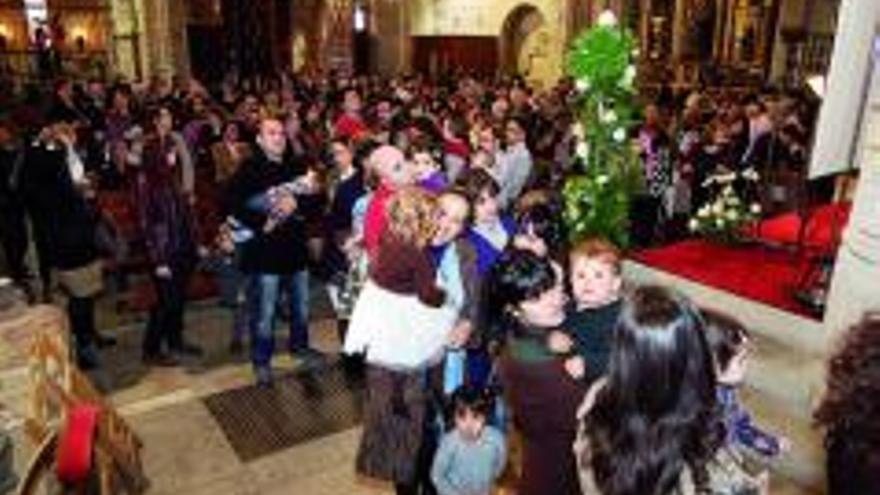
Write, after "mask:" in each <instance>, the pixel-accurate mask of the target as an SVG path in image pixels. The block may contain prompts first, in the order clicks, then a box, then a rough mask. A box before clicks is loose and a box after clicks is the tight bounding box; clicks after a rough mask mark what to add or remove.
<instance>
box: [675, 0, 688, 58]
mask: <svg viewBox="0 0 880 495" xmlns="http://www.w3.org/2000/svg"><path fill="white" fill-rule="evenodd" d="M687 3H688V2H687V0H675V7H674V9H675V10H674V12H673V13H672V63H673V64H676V65H678V64H679V63H680V62H681V59H682V53H683V52H684V43H685V42H686V41H687V37H686V35H687V33H686V30H687V26H686V25H685V14H686V13H687V8H688V6H687Z"/></svg>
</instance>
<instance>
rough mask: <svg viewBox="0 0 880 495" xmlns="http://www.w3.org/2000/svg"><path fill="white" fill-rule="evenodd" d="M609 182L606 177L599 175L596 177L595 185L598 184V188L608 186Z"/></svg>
mask: <svg viewBox="0 0 880 495" xmlns="http://www.w3.org/2000/svg"><path fill="white" fill-rule="evenodd" d="M609 180H610V179H608V176H607V175H605V174H601V175H599V176H598V177H596V184H599V185H600V186H604V185H605V184H608V181H609Z"/></svg>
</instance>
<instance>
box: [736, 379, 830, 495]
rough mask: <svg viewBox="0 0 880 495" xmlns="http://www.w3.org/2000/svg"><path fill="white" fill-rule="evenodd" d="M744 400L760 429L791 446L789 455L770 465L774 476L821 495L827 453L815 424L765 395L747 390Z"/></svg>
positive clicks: (745, 390)
mask: <svg viewBox="0 0 880 495" xmlns="http://www.w3.org/2000/svg"><path fill="white" fill-rule="evenodd" d="M741 397H742V401H743V404H744V405H745V407H746V408H747V409H748V410H749V411H750V412H751V413H752V419H753V421H754V422H755V423H756V424H757V425H759V426H760V427H761V428H763V429H765V430H766V431H768V432H771V433H773V434H776V435H781V436H784V437H785V438H787V439H788V440H789V442H790V443H791V447H790V450H789V451H788V452H787V453H786V454H784V455H783V456H782V457H780V458H779V459H776V460H774V461H772V462H771V463H770V466H769V467H770V470H771V472H772V473H773V475H774V476H777V475H778V476H782V477H785V478H787V479H790V480H791V481H793V482H794V483H796V484H798V485H800V486H802V487H804V488H805V489H807V490H811V491H821V490H822V489H823V487H824V486H825V453H824V450H823V447H822V438H821V434H820V432H819V431H817V430H816V429H814V428H813V426H812V421H811V420H810V419H809V418H808V417H806V416H805V415H804V414H798V415H793V414H792V410H791V407H790V404H780V403H779V402H778V401H775V400H773V399H768V398H767V397H766V396H765V395H764V394H763V393H762V392H759V391H755V390H752V389H750V388H745V389H744V390H743V391H742V394H741Z"/></svg>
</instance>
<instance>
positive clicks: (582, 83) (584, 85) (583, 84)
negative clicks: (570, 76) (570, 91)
mask: <svg viewBox="0 0 880 495" xmlns="http://www.w3.org/2000/svg"><path fill="white" fill-rule="evenodd" d="M574 87H575V89H577V90H578V91H580V92H581V93H585V92H587V91H589V90H590V80H589V79H588V78H586V77H584V78H583V79H578V80H577V81H575V83H574Z"/></svg>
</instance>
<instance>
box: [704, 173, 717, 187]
mask: <svg viewBox="0 0 880 495" xmlns="http://www.w3.org/2000/svg"><path fill="white" fill-rule="evenodd" d="M714 183H715V176H709V177H706V180H704V181H703V187H709V186H711V185H712V184H714Z"/></svg>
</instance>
